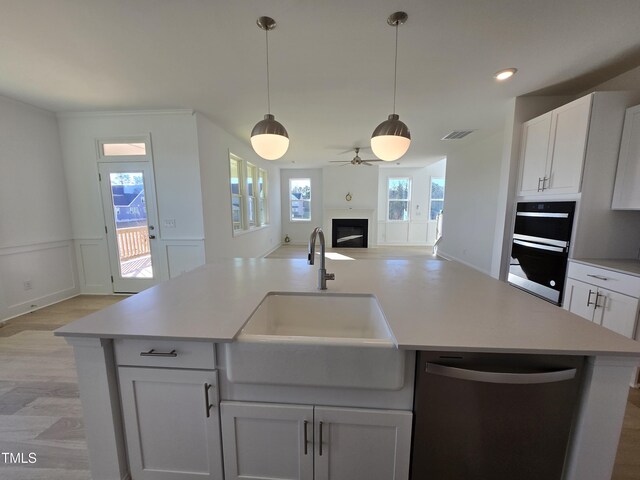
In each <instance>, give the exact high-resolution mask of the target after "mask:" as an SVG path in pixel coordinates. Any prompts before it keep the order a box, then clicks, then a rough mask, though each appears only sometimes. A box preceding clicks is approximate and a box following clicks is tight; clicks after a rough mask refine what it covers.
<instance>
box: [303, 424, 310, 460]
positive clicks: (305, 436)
mask: <svg viewBox="0 0 640 480" xmlns="http://www.w3.org/2000/svg"><path fill="white" fill-rule="evenodd" d="M308 423H309V422H307V421H306V420H305V421H304V454H305V455H306V454H307V452H308V450H307V443H309V440H308V439H307V424H308Z"/></svg>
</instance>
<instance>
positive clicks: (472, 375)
mask: <svg viewBox="0 0 640 480" xmlns="http://www.w3.org/2000/svg"><path fill="white" fill-rule="evenodd" d="M426 372H427V373H432V374H434V375H442V376H443V377H450V378H457V379H460V380H471V381H475V382H485V383H502V384H509V385H535V384H539V383H552V382H562V381H563V380H571V379H572V378H574V377H575V376H576V369H575V368H568V369H565V370H554V371H551V372H536V373H511V372H486V371H483V370H469V369H466V368H458V367H449V366H446V365H439V364H437V363H427V368H426ZM320 431H321V432H322V430H320Z"/></svg>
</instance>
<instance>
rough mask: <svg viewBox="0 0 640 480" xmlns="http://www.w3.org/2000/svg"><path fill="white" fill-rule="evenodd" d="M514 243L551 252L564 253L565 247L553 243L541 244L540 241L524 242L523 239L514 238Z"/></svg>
mask: <svg viewBox="0 0 640 480" xmlns="http://www.w3.org/2000/svg"><path fill="white" fill-rule="evenodd" d="M513 243H515V244H517V245H522V246H523V247H530V248H536V249H538V250H549V251H550V252H561V253H564V252H565V249H564V248H561V247H552V246H551V245H540V244H539V243H531V242H523V241H522V240H514V241H513Z"/></svg>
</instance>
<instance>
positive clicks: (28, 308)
mask: <svg viewBox="0 0 640 480" xmlns="http://www.w3.org/2000/svg"><path fill="white" fill-rule="evenodd" d="M79 295H81V294H80V293H79V292H78V291H77V289H75V288H74V289H72V290H64V291H62V292H57V293H54V294H51V295H46V296H44V297H41V298H37V299H34V300H30V301H28V302H25V303H22V304H19V305H15V306H13V307H10V308H9V309H8V310H9V313H10V316H9V317H6V318H3V319H0V325H1V324H3V323H4V322H7V321H9V320H11V319H12V318H16V317H19V316H21V315H24V314H25V313H31V312H35V311H37V310H41V309H43V308H45V307H50V306H51V305H55V304H56V303H60V302H62V301H64V300H69V299H70V298H74V297H77V296H79ZM33 302H38V304H36V305H37V306H36V307H32V305H34V303H33Z"/></svg>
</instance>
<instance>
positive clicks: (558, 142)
mask: <svg viewBox="0 0 640 480" xmlns="http://www.w3.org/2000/svg"><path fill="white" fill-rule="evenodd" d="M592 98H593V96H592V95H587V96H585V97H582V98H579V99H578V100H575V101H573V102H570V103H568V104H566V105H563V106H562V107H560V108H557V109H555V110H552V111H551V112H548V113H545V114H544V115H541V116H539V117H536V118H534V119H532V120H529V121H528V122H525V123H524V124H523V131H522V144H521V160H520V161H521V166H520V188H519V195H521V196H525V195H550V194H567V193H579V192H580V184H581V180H582V168H583V164H584V157H585V151H586V146H587V137H588V132H589V120H590V115H591V103H592Z"/></svg>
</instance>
